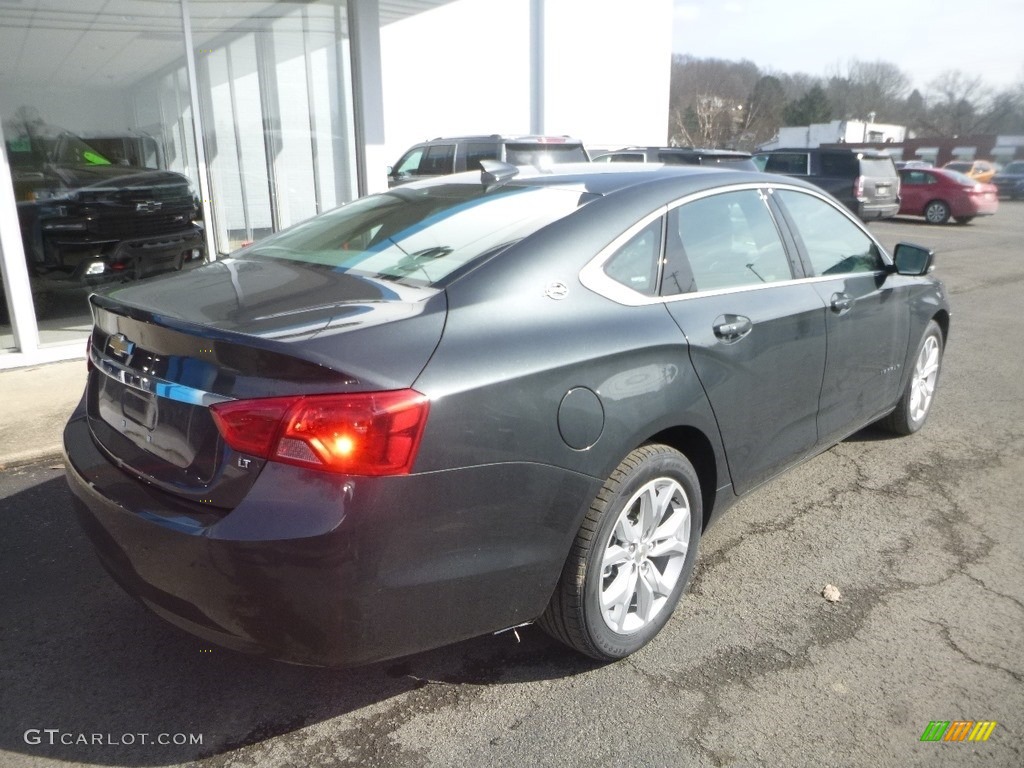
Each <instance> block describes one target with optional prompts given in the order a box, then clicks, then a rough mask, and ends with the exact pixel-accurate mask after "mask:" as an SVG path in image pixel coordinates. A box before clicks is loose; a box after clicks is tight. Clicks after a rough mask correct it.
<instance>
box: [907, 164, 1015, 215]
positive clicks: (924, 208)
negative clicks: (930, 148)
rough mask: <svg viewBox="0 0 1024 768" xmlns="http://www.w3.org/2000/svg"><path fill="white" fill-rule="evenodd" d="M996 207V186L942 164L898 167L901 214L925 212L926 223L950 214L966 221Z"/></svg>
mask: <svg viewBox="0 0 1024 768" xmlns="http://www.w3.org/2000/svg"><path fill="white" fill-rule="evenodd" d="M998 209H999V190H998V189H997V188H996V186H995V184H983V183H981V182H977V181H975V180H974V179H972V178H970V177H969V176H964V174H962V173H957V172H956V171H949V170H945V169H943V168H904V169H902V170H901V171H900V214H902V215H904V216H924V218H925V219H926V220H927V221H928V223H929V224H945V223H946V222H947V221H949V219H950V218H952V219H953V220H954V221H955V222H956V223H957V224H966V223H967V222H969V221H971V220H972V219H973V218H974V217H975V216H991V215H992V214H994V213H995V212H996V211H997V210H998Z"/></svg>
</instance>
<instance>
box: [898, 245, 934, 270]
mask: <svg viewBox="0 0 1024 768" xmlns="http://www.w3.org/2000/svg"><path fill="white" fill-rule="evenodd" d="M893 261H894V262H895V263H896V274H899V275H912V276H920V275H927V274H928V273H929V272H931V271H932V269H933V267H934V266H935V251H932V250H929V249H928V248H925V247H924V246H922V245H914V244H913V243H899V244H898V245H897V246H896V250H895V251H893Z"/></svg>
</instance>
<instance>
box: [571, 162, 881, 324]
mask: <svg viewBox="0 0 1024 768" xmlns="http://www.w3.org/2000/svg"><path fill="white" fill-rule="evenodd" d="M747 189H754V190H761V191H762V192H764V194H765V196H766V197H767V205H768V208H769V211H770V213H771V214H772V217H773V218H774V219H775V225H776V227H777V228H778V231H779V235H780V236H781V239H782V244H783V248H784V249H785V252H786V256H787V258H788V259H789V262H790V266H791V268H792V271H793V274H794V277H793V279H791V280H780V281H778V282H773V283H756V284H751V285H745V286H734V287H729V288H721V289H715V290H709V291H700V290H698V291H693V292H690V293H679V294H673V295H669V296H662V295H661V280H662V279H663V274H662V273H663V271H664V261H665V251H664V249H665V242H664V237H663V238H662V251H661V256H660V259H659V261H660V263H659V265H658V283H659V284H658V292H657V294H656V295H654V296H647V295H645V294H642V293H640V292H638V291H635V290H633V289H631V288H628V287H627V286H625V285H622V284H621V283H618V282H616V281H615V280H613V279H612V278H610V277H609V276H608V275H606V274H605V272H604V264H605V262H606V261H608V259H610V258H611V257H612V256H613V255H614V254H615V253H617V252H618V250H619V248H621V247H622V246H623V245H625V244H626V243H627V242H628V241H629V240H630V239H632V238H633V237H634V236H635V235H636V234H637V233H638V232H639V231H640V230H641V229H643V228H644V227H646V226H647V225H648V224H650V223H651V222H652V221H654V220H655V219H657V218H658V217H661V216H667V215H668V212H669V211H670V210H672V209H673V208H676V207H678V206H681V205H686V204H687V203H689V202H692V201H694V200H698V199H700V198H703V197H710V196H712V195H718V194H723V193H726V192H734V191H742V190H747ZM778 190H791V191H794V192H801V193H804V194H807V195H810V196H811V197H814V198H817V199H818V200H820V201H821V202H823V203H825V204H826V205H828V206H830V207H832V208H834V209H835V210H837V211H839V212H840V213H841V214H842V215H843V216H845V217H846V218H847V219H849V220H850V221H851V222H852V223H853V224H854V225H856V226H857V227H858V228H859V229H860V230H861V231H862V232H864V233H865V234H866V235H867V236H868V238H869V239H870V240H871V241H872V242H873V243H874V244H875V245H876V246H877V248H878V251H879V253H880V254H881V256H882V261H883V263H884V268H883V270H881V271H884V272H886V273H888V272H890V271H892V266H893V261H892V255H891V254H890V253H889V252H888V251H887V250H886V248H885V246H883V245H882V244H881V243H880V242H879V241H878V238H876V237H875V236H874V235H873V234H872V233H871V232H870V231H868V230H867V229H865V228H864V227H863V226H862V225H861V224H860V222H859V220H858V219H857V218H856V217H855V216H854V215H853V214H852V213H851V212H850V211H849V210H848V209H847V208H846V207H845V206H843V205H842V204H837V203H835V202H834V201H832V200H830V199H829V198H828V197H826V196H825V194H824V193H822V192H819V191H817V190H815V189H810V188H808V187H805V186H802V185H798V184H786V183H784V182H769V183H765V182H750V183H741V184H731V185H729V186H728V187H717V188H715V189H709V190H702V191H700V192H694V193H691V194H689V195H684V196H683V197H681V198H678V199H677V200H673V201H671V202H669V203H666V204H664V205H661V206H659V207H658V208H657V209H655V210H653V211H651V212H650V213H648V214H647V215H645V216H643V217H642V218H640V219H638V220H637V221H635V222H633V224H631V225H630V226H629V227H627V228H626V230H625V231H624V232H622V233H621V234H619V235H618V236H617V237H616V238H615V239H613V240H612V241H611V242H610V243H609V244H608V245H606V246H605V247H604V248H602V249H601V250H600V251H599V252H598V253H597V255H596V256H594V257H593V258H592V259H591V260H590V261H588V262H587V263H586V264H585V265H584V266H583V268H582V269H581V270H580V272H579V280H580V283H582V285H583V286H584V287H585V288H587V289H588V290H590V291H592V292H594V293H596V294H598V295H599V296H603V297H605V298H606V299H609V300H611V301H614V302H615V303H617V304H622V305H624V306H632V307H639V306H647V305H650V304H667V303H670V302H675V301H692V300H693V299H699V298H702V297H705V296H720V295H724V294H731V293H743V292H746V291H763V290H767V289H770V288H777V287H780V286H786V285H793V284H796V283H813V282H826V281H833V280H835V279H836V278H837V277H843V276H844V275H843V274H833V275H816V274H814V272H813V268H812V266H811V264H810V260H809V259H808V256H807V253H806V251H805V250H804V249H803V247H802V242H801V241H800V240H799V239H798V237H797V236H795V235H794V232H798V231H799V230H797V229H796V228H795V226H794V224H793V221H792V219H791V218H790V217H789V215H788V213H787V212H786V211H785V210H784V209H783V207H782V206H781V205H780V203H779V201H778V200H776V199H775V192H776V191H778ZM665 226H666V225H664V224H663V228H662V232H663V233H664V232H665ZM844 274H848V275H871V274H878V272H877V271H876V272H850V273H844Z"/></svg>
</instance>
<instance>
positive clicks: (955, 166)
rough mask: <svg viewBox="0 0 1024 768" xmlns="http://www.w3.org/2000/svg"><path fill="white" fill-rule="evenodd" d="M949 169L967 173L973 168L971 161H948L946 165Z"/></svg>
mask: <svg viewBox="0 0 1024 768" xmlns="http://www.w3.org/2000/svg"><path fill="white" fill-rule="evenodd" d="M942 167H943V168H945V169H946V170H947V171H960V173H967V171H969V170H971V164H970V163H946V164H945V165H944V166H942Z"/></svg>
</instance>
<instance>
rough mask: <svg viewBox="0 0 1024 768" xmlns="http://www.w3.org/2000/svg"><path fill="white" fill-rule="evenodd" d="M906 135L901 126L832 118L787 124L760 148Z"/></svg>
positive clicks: (884, 141)
mask: <svg viewBox="0 0 1024 768" xmlns="http://www.w3.org/2000/svg"><path fill="white" fill-rule="evenodd" d="M906 137H907V129H906V127H905V126H902V125H889V124H887V123H872V122H865V121H863V120H833V121H832V122H830V123H814V124H812V125H787V126H783V127H782V128H779V133H778V134H777V135H776V136H775V138H774V139H772V140H771V141H769V142H766V143H765V144H762V145H761V146H760V147H759V149H763V150H767V149H781V148H783V147H785V148H793V149H808V148H811V147H820V146H822V145H823V144H893V143H899V142H901V141H903V140H904V139H905V138H906Z"/></svg>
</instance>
